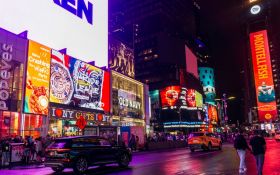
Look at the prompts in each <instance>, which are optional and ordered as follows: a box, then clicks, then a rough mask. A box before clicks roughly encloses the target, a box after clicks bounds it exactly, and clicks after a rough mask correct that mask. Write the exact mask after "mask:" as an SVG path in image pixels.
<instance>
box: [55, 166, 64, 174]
mask: <svg viewBox="0 0 280 175" xmlns="http://www.w3.org/2000/svg"><path fill="white" fill-rule="evenodd" d="M52 170H53V171H55V172H56V173H60V172H62V171H63V170H64V168H63V167H52Z"/></svg>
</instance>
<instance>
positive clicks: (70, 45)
mask: <svg viewBox="0 0 280 175" xmlns="http://www.w3.org/2000/svg"><path fill="white" fill-rule="evenodd" d="M0 16H1V20H0V26H1V27H3V28H5V29H7V30H9V31H12V32H14V33H21V32H23V31H26V30H28V38H30V39H32V40H35V41H38V42H40V43H43V44H45V45H47V46H49V47H51V48H55V49H58V50H59V49H63V48H67V51H68V53H69V54H70V55H72V56H74V57H77V58H81V59H82V60H83V61H85V62H90V61H95V64H96V65H97V66H100V67H102V66H107V62H108V0H40V1H38V0H28V1H22V0H9V1H5V2H3V3H2V4H1V6H0ZM66 38H67V39H66Z"/></svg>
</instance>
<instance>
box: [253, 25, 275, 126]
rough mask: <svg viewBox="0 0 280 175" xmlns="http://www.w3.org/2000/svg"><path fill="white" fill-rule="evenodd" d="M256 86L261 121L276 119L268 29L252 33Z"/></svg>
mask: <svg viewBox="0 0 280 175" xmlns="http://www.w3.org/2000/svg"><path fill="white" fill-rule="evenodd" d="M250 43H251V52H252V61H253V67H254V77H255V88H256V95H257V105H258V114H259V120H260V121H271V120H275V119H276V116H277V108H276V101H275V90H274V83H273V77H272V70H271V62H270V52H269V47H268V37H267V31H266V30H262V31H259V32H255V33H251V34H250Z"/></svg>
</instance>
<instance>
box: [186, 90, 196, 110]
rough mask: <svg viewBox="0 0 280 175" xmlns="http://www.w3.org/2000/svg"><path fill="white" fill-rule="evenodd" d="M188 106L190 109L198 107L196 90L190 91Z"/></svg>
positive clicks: (188, 93)
mask: <svg viewBox="0 0 280 175" xmlns="http://www.w3.org/2000/svg"><path fill="white" fill-rule="evenodd" d="M187 104H188V107H196V101H195V90H194V89H188V92H187Z"/></svg>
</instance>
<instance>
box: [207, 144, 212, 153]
mask: <svg viewBox="0 0 280 175" xmlns="http://www.w3.org/2000/svg"><path fill="white" fill-rule="evenodd" d="M207 149H208V151H211V150H212V144H211V143H208V147H207Z"/></svg>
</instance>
